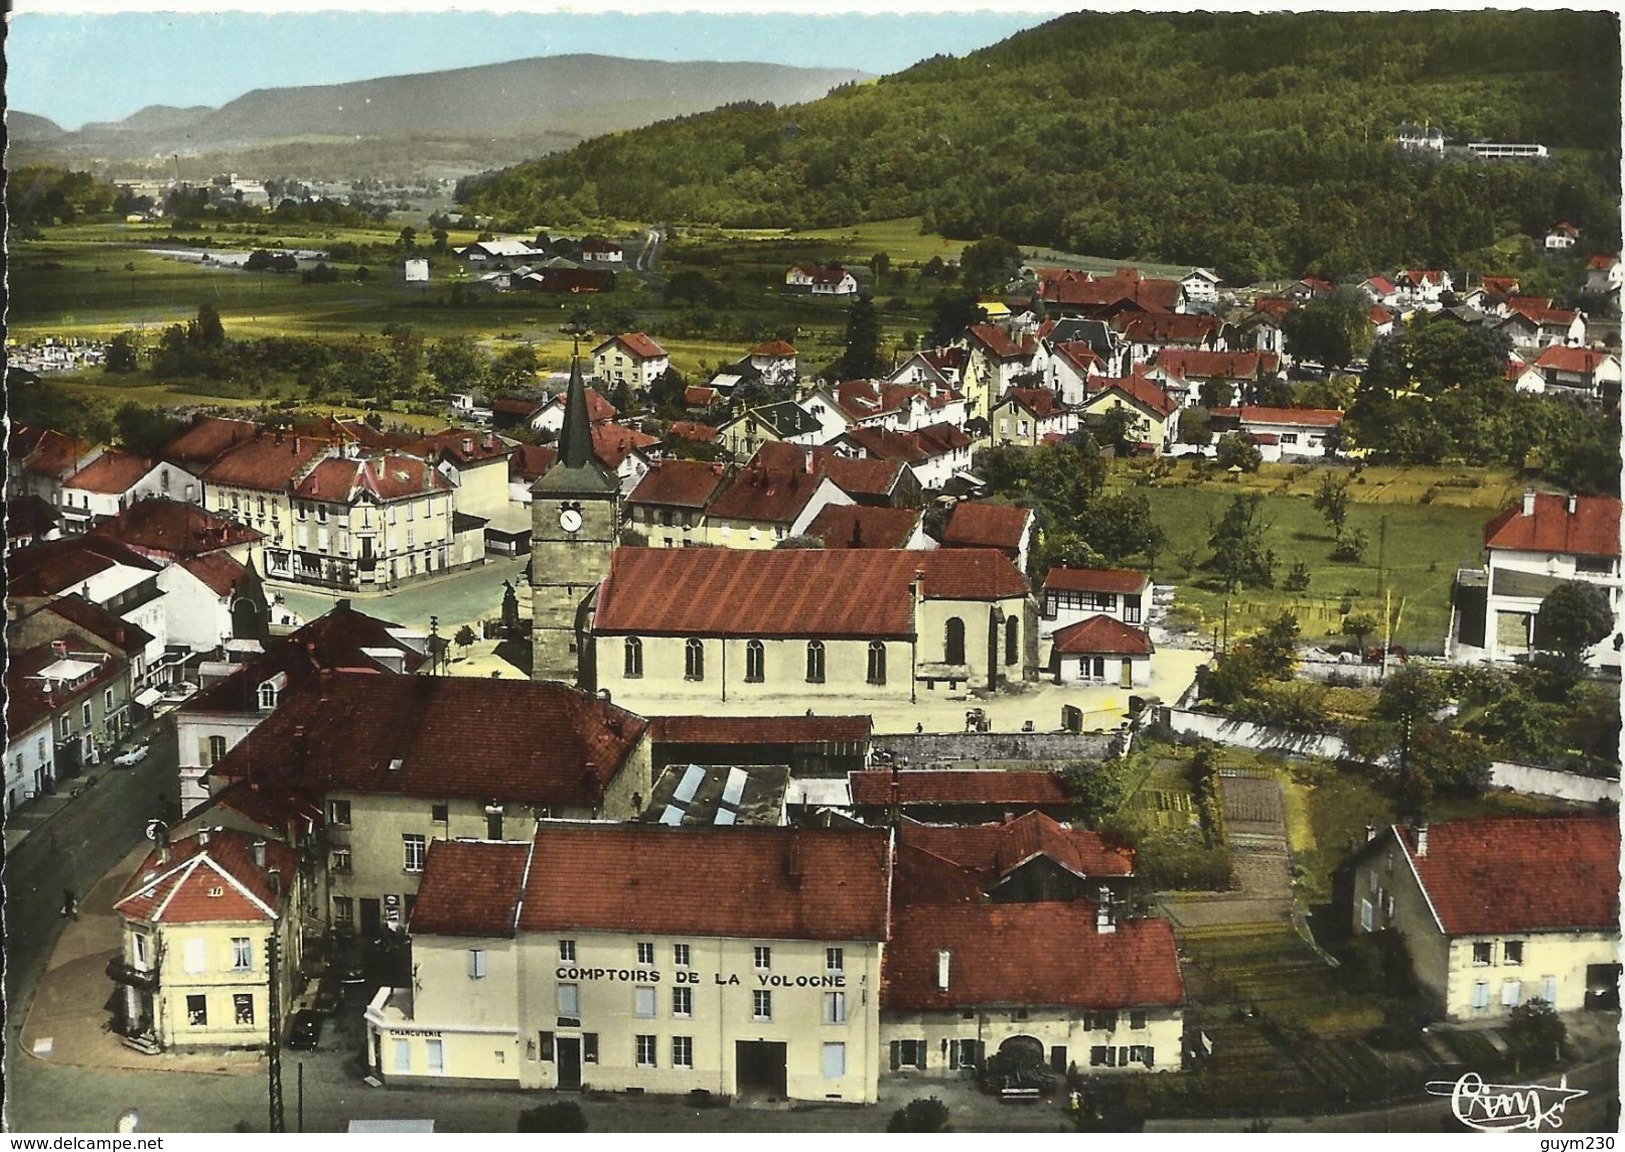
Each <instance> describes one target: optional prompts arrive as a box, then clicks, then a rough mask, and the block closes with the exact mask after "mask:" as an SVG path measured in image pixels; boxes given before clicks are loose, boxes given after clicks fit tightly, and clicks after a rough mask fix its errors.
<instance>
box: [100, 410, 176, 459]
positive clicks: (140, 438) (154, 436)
mask: <svg viewBox="0 0 1625 1152" xmlns="http://www.w3.org/2000/svg"><path fill="white" fill-rule="evenodd" d="M113 425H114V427H115V428H116V429H117V430H118V440H119V443H120V444H122V445H123V446H124V447H125V448H127V449H129V450H130V451H131V452H134V453H135V454H136V455H138V456H156V455H157V454H158V453H159V451H160V450H161V449H162V448H163V446H164V445H165V444H168V443H169V442H170V441H171V440H173V439H174V438H175V436H176V434H177V433H179V432H180V430H181V429H183V428H185V427H186V421H184V420H182V419H180V418H178V417H176V416H172V415H170V414H169V413H167V412H165V411H164V410H163V409H162V408H148V407H147V406H146V405H144V404H136V403H134V402H133V401H126V402H125V403H123V404H121V405H119V408H118V411H117V412H115V413H114V414H113Z"/></svg>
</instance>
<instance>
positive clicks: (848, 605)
mask: <svg viewBox="0 0 1625 1152" xmlns="http://www.w3.org/2000/svg"><path fill="white" fill-rule="evenodd" d="M1036 624H1037V609H1036V605H1035V604H1034V603H1033V602H1032V599H1031V597H1030V595H1029V592H1028V585H1027V581H1026V579H1025V577H1023V576H1022V575H1021V573H1020V572H1019V571H1017V570H1016V568H1015V566H1014V565H1013V564H1012V563H1011V562H1010V560H1009V559H1008V558H1007V557H1006V556H1005V555H1004V554H1003V553H1001V552H998V551H994V550H992V549H971V548H966V549H942V550H936V551H923V552H907V551H886V550H878V549H877V550H868V549H837V550H830V551H823V550H818V549H791V550H776V551H770V552H752V551H735V550H730V549H707V548H689V549H666V548H621V549H617V550H616V552H615V554H614V556H613V557H612V558H611V562H610V570H609V576H608V578H607V579H606V580H605V581H604V584H603V585H602V587H601V588H600V590H599V594H598V600H597V604H596V608H595V611H594V614H593V616H592V619H591V623H590V630H591V636H590V640H589V641H588V643H590V647H591V651H592V665H593V668H594V670H595V673H596V681H595V684H596V686H597V687H599V688H602V689H605V690H607V691H608V692H609V693H610V695H611V696H612V698H613V699H615V700H617V701H621V702H623V703H626V704H627V705H628V706H629V707H634V708H644V709H647V710H652V711H663V712H671V711H673V710H674V708H673V704H675V703H678V702H682V703H683V704H684V706H685V707H690V708H692V707H700V706H702V704H703V701H706V700H712V699H715V700H733V699H766V698H771V697H780V696H783V697H793V698H794V700H795V701H796V703H797V704H798V705H800V706H804V704H803V702H805V703H812V702H813V701H814V700H840V701H842V702H843V703H845V702H850V701H853V700H857V699H865V698H866V699H871V700H898V699H914V698H916V697H917V693H918V692H920V691H934V690H936V688H937V687H938V685H939V684H940V685H941V686H942V687H943V688H946V689H952V688H954V687H957V686H959V685H965V684H969V685H972V686H975V687H988V686H997V685H998V684H999V683H1002V682H1006V681H1008V680H1011V679H1028V678H1031V677H1033V676H1034V675H1036V663H1037V650H1036V643H1037V632H1036Z"/></svg>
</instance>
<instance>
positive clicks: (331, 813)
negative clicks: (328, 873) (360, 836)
mask: <svg viewBox="0 0 1625 1152" xmlns="http://www.w3.org/2000/svg"><path fill="white" fill-rule="evenodd" d="M216 739H217V740H219V741H220V742H221V743H222V744H224V743H225V742H226V741H225V737H223V736H217V737H216ZM224 754H225V753H224V752H222V753H221V755H224ZM327 822H328V823H329V824H333V825H336V826H338V827H340V828H348V827H349V826H350V802H349V801H348V800H329V801H328V802H327Z"/></svg>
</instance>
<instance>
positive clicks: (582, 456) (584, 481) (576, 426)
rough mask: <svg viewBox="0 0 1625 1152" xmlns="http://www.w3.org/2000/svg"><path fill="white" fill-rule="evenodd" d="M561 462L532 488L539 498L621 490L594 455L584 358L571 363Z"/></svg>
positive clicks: (560, 432)
mask: <svg viewBox="0 0 1625 1152" xmlns="http://www.w3.org/2000/svg"><path fill="white" fill-rule="evenodd" d="M558 449H559V460H558V463H557V464H554V465H553V467H551V468H549V469H548V470H547V472H546V474H544V475H543V476H542V478H541V479H540V480H538V481H536V483H535V484H533V485H532V486H531V489H530V490H531V491H532V492H533V493H536V494H537V495H546V496H561V495H576V494H580V495H586V496H602V495H604V494H606V493H612V492H615V491H617V490H618V488H619V484H618V482H617V481H616V479H615V477H614V475H612V474H611V473H610V472H608V471H606V470H605V468H604V466H603V465H602V464H600V463H599V462H598V457H597V456H596V455H595V454H594V452H593V444H592V421H591V419H590V418H589V417H588V415H587V386H586V384H585V382H583V381H582V379H581V357H580V356H575V357H572V358H571V360H570V388H569V391H568V392H566V393H565V399H564V427H562V428H561V429H560V430H559V443H558Z"/></svg>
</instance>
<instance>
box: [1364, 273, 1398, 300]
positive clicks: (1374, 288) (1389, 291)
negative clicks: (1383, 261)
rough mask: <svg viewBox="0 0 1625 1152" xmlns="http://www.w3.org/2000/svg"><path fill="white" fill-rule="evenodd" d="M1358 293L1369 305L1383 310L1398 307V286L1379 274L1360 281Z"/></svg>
mask: <svg viewBox="0 0 1625 1152" xmlns="http://www.w3.org/2000/svg"><path fill="white" fill-rule="evenodd" d="M1360 291H1361V292H1362V293H1363V294H1364V295H1365V298H1366V300H1367V301H1368V302H1370V303H1371V304H1380V305H1381V306H1382V307H1384V308H1396V307H1398V306H1399V285H1397V284H1395V283H1394V282H1393V281H1392V280H1390V279H1389V278H1388V277H1386V276H1384V275H1382V274H1381V273H1378V274H1377V275H1375V276H1367V277H1366V278H1365V279H1364V280H1362V281H1360Z"/></svg>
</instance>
